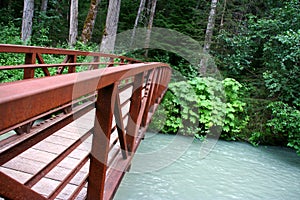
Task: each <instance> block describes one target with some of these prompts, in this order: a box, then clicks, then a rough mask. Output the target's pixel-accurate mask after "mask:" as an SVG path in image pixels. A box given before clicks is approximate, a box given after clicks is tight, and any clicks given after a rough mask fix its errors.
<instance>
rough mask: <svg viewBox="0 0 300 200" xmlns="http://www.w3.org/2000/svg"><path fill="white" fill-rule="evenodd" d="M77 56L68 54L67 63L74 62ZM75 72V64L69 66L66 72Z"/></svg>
mask: <svg viewBox="0 0 300 200" xmlns="http://www.w3.org/2000/svg"><path fill="white" fill-rule="evenodd" d="M76 61H77V57H76V55H70V56H69V63H76ZM74 72H76V66H69V68H68V73H74Z"/></svg>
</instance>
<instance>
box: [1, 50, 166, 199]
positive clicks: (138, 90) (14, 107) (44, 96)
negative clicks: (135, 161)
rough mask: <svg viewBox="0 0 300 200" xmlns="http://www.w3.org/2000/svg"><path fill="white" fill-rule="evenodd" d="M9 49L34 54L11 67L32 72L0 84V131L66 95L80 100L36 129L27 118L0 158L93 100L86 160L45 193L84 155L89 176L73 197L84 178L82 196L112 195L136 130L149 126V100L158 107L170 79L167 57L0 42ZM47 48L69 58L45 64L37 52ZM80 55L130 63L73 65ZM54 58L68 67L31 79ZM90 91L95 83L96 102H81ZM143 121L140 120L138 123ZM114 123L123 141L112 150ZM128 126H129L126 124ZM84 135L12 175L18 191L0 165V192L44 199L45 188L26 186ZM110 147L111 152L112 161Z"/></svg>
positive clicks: (61, 103)
mask: <svg viewBox="0 0 300 200" xmlns="http://www.w3.org/2000/svg"><path fill="white" fill-rule="evenodd" d="M4 49H6V51H4ZM9 51H11V52H16V53H25V54H26V55H27V56H26V59H27V61H26V62H28V63H30V62H31V64H28V65H19V66H15V68H18V67H20V68H24V69H25V68H26V70H25V71H26V73H25V74H26V77H25V76H24V77H25V78H28V79H29V80H23V81H17V82H13V83H5V84H0V113H1V114H0V115H1V116H4V117H1V121H0V133H3V132H4V131H6V130H11V129H12V128H13V129H15V128H18V127H19V126H21V125H26V124H28V123H32V122H33V121H34V120H36V119H38V118H39V117H40V116H44V115H45V114H47V115H48V114H49V113H51V112H55V111H57V110H60V111H61V110H62V109H65V108H68V106H69V105H70V103H71V102H73V103H74V101H75V104H76V105H77V104H78V106H77V107H75V109H73V110H70V109H69V111H67V112H65V113H61V114H60V117H58V118H55V119H53V120H52V121H51V122H50V123H49V124H45V126H44V127H40V128H37V129H36V127H33V128H32V129H31V128H30V126H28V127H27V126H26V127H25V126H24V127H23V128H22V127H21V128H22V130H23V129H24V130H25V129H26V130H25V132H29V133H27V134H22V135H15V136H13V137H11V138H10V139H8V140H7V141H6V140H5V142H3V143H1V144H2V146H0V165H2V164H4V163H5V162H7V161H9V160H11V159H12V158H14V157H15V156H17V155H19V154H20V153H22V152H24V151H25V150H26V149H28V148H30V147H32V146H33V145H34V144H36V143H38V142H39V141H41V140H43V139H45V138H47V137H48V136H50V135H52V134H53V133H54V132H55V131H57V130H58V129H60V128H62V127H64V126H66V125H67V124H69V123H70V122H72V121H74V120H75V119H77V118H79V117H81V116H83V115H84V114H85V113H87V112H89V111H90V110H91V109H94V107H95V105H96V114H95V123H94V127H93V128H92V132H93V141H92V150H91V153H90V155H89V157H86V158H85V160H84V161H83V162H81V163H80V164H79V165H78V166H75V168H73V169H72V171H71V173H70V174H69V175H68V176H67V177H65V179H64V180H63V181H62V183H61V184H60V185H59V186H58V187H57V188H56V189H55V190H53V191H52V192H51V193H50V196H49V198H51V199H53V198H55V197H56V196H57V195H58V194H59V193H60V192H61V191H62V190H63V189H64V188H65V186H66V185H67V183H68V182H69V181H70V180H71V179H72V178H73V177H74V175H75V174H76V173H77V172H78V170H79V169H80V168H81V167H82V166H83V165H84V163H85V162H88V160H89V162H90V169H89V174H88V177H86V178H84V179H83V180H82V182H81V183H80V185H79V186H78V187H77V189H75V191H74V193H73V194H72V196H71V198H75V197H76V196H77V194H79V192H80V191H81V190H82V189H83V187H84V186H85V185H86V182H87V199H112V198H113V195H114V193H115V192H116V190H117V187H118V185H119V184H120V182H121V180H122V177H123V175H124V173H125V172H126V170H128V168H129V167H130V163H131V159H132V157H133V155H134V152H135V151H136V149H137V146H138V144H139V143H140V141H141V137H138V134H141V135H143V134H144V133H145V131H146V127H147V126H148V123H149V121H150V120H149V118H150V117H151V114H148V112H149V110H150V107H151V106H153V105H154V110H155V109H156V108H157V103H159V101H160V100H161V98H162V96H163V94H164V92H165V91H166V88H167V83H168V81H169V80H170V72H171V70H170V67H169V66H168V65H167V64H164V63H136V64H128V63H131V62H137V61H135V60H133V59H128V58H126V57H118V56H114V55H109V54H101V53H91V54H89V55H85V54H87V52H81V51H73V50H61V49H52V48H42V47H30V48H25V47H23V46H16V45H1V44H0V52H9ZM47 53H50V54H61V55H66V56H67V57H66V60H65V62H69V63H62V64H51V65H48V64H45V62H44V60H43V58H42V54H47ZM88 53H90V52H88ZM77 56H94V58H95V60H94V61H96V62H93V63H85V65H90V66H91V67H92V68H97V67H98V66H99V63H100V62H99V60H100V57H105V56H106V57H107V58H109V59H111V62H110V63H109V64H111V65H115V64H116V63H115V62H114V58H119V59H121V63H122V64H126V63H127V65H123V66H119V67H109V68H105V69H95V70H93V71H86V72H80V73H72V72H74V69H75V66H77V65H79V64H80V63H75V62H76V58H77ZM36 60H37V61H38V63H40V64H38V65H36V64H35V63H34V62H36ZM70 62H74V63H70ZM25 66H26V67H25ZM53 66H62V67H68V71H69V72H70V73H69V74H66V75H59V76H52V77H47V78H41V79H30V78H33V77H34V69H35V68H37V67H40V68H43V69H44V74H45V75H46V76H48V75H49V74H48V72H49V71H48V70H47V68H48V67H53ZM0 68H1V67H0ZM30 70H31V71H30ZM145 74H146V76H145ZM145 80H146V81H145ZM145 82H146V83H145ZM120 83H121V84H120ZM130 87H132V88H133V91H132V92H133V93H132V96H131V98H130V100H125V102H123V103H122V104H121V103H120V99H119V93H120V92H121V91H124V90H126V89H128V88H130ZM130 90H131V89H130ZM95 91H98V95H97V101H96V104H95V103H94V99H91V101H89V100H86V99H84V100H83V102H85V103H84V104H83V105H79V103H80V102H81V100H80V99H82V97H83V96H84V97H86V98H87V99H90V98H93V97H94V94H95ZM87 95H89V96H87ZM129 103H130V107H129V112H128V113H126V114H125V115H124V116H123V114H122V110H121V109H122V107H123V106H127V105H128V104H129ZM113 115H114V116H115V119H116V126H115V128H112V119H113ZM126 117H127V118H128V120H127V121H128V122H127V124H124V119H125V118H126ZM142 121H143V126H144V127H141V122H142ZM115 129H118V135H119V137H118V140H119V141H120V146H121V147H118V145H115V146H114V147H113V148H114V149H112V150H113V151H111V152H110V154H109V151H110V150H111V149H110V143H111V142H110V135H111V133H112V131H114V130H115ZM125 130H127V131H126V132H125ZM23 132H24V131H23ZM88 136H89V133H86V134H85V135H84V136H83V137H82V138H81V139H83V140H85V139H86V138H87V137H88ZM13 139H16V140H13ZM81 142H82V141H81V140H77V141H76V142H75V143H73V145H72V144H71V145H70V146H69V147H68V149H67V150H65V151H64V152H62V153H61V154H60V155H59V156H58V157H57V158H56V159H54V160H53V161H52V162H50V163H48V165H46V167H44V168H43V169H41V170H40V171H39V172H38V173H36V174H35V175H33V176H32V177H31V178H30V179H29V180H28V181H27V182H26V183H25V185H24V184H20V183H16V185H17V187H18V188H17V189H14V190H13V191H14V192H17V193H16V194H13V193H12V192H10V191H7V189H8V187H6V186H5V182H3V181H2V180H7V181H8V182H9V183H12V184H13V183H15V182H14V180H13V179H12V178H10V177H7V176H6V175H5V174H2V173H0V185H1V188H2V186H3V188H5V189H4V190H3V191H1V193H0V196H3V197H5V198H17V197H19V195H20V194H22V192H24V193H25V194H27V193H28V197H32V199H38V198H41V199H44V197H43V196H42V195H39V194H37V193H35V192H31V191H32V190H31V189H30V187H31V186H33V185H34V184H35V183H37V181H39V180H40V179H41V178H43V175H44V174H46V173H48V172H49V171H50V170H51V169H53V167H54V166H55V165H57V164H58V163H59V162H60V161H61V160H62V159H63V158H65V157H66V156H67V155H68V154H69V153H70V152H71V151H72V150H74V148H76V147H77V146H78V145H79V144H80V143H81ZM120 150H122V151H120ZM108 154H109V155H110V158H111V160H110V161H109V163H108ZM108 165H109V166H108ZM110 165H112V166H110ZM73 167H74V166H73ZM27 186H29V187H27ZM26 197H27V196H26Z"/></svg>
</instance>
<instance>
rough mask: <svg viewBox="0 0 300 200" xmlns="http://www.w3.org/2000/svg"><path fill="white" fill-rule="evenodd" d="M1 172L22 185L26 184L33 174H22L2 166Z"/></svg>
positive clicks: (0, 167)
mask: <svg viewBox="0 0 300 200" xmlns="http://www.w3.org/2000/svg"><path fill="white" fill-rule="evenodd" d="M0 171H1V172H3V173H4V174H6V175H8V176H10V177H12V178H13V179H15V180H16V181H18V182H20V183H22V184H23V183H25V182H26V181H27V180H28V179H29V178H30V177H31V174H28V173H25V172H21V171H16V170H14V169H9V168H5V167H2V166H0Z"/></svg>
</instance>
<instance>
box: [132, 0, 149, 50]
mask: <svg viewBox="0 0 300 200" xmlns="http://www.w3.org/2000/svg"><path fill="white" fill-rule="evenodd" d="M145 3H146V0H141V2H140V6H139V10H138V13H137V15H136V18H135V22H134V26H133V30H132V35H131V40H130V46H132V44H133V40H134V37H135V32H136V28H137V26H138V23H139V20H140V17H141V13H142V12H143V11H144V9H145Z"/></svg>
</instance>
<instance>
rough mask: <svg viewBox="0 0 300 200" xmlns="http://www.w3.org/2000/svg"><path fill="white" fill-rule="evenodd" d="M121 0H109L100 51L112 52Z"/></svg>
mask: <svg viewBox="0 0 300 200" xmlns="http://www.w3.org/2000/svg"><path fill="white" fill-rule="evenodd" d="M120 6H121V0H110V1H109V5H108V11H107V17H106V25H105V28H104V31H103V36H102V41H101V47H100V52H103V53H113V51H114V48H115V41H116V36H117V30H118V22H119V13H120Z"/></svg>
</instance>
